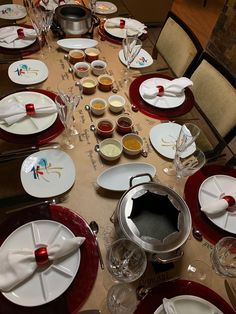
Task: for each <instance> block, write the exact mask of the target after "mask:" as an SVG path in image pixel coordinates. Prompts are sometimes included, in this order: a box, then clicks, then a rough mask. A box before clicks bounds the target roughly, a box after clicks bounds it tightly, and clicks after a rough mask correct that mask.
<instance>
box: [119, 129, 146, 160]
mask: <svg viewBox="0 0 236 314" xmlns="http://www.w3.org/2000/svg"><path fill="white" fill-rule="evenodd" d="M122 145H123V151H124V152H125V153H126V154H127V155H138V154H140V153H141V152H142V150H143V139H142V138H141V137H140V136H139V135H138V134H136V133H128V134H125V135H124V136H123V137H122Z"/></svg>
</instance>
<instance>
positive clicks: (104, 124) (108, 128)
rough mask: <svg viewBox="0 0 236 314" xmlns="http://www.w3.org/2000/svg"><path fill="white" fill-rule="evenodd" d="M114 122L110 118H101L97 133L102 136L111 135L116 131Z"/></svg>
mask: <svg viewBox="0 0 236 314" xmlns="http://www.w3.org/2000/svg"><path fill="white" fill-rule="evenodd" d="M114 129H115V126H114V123H113V122H112V121H111V120H109V119H105V118H104V119H100V120H99V121H98V123H97V128H96V131H97V134H98V135H99V136H101V137H104V138H105V137H111V136H112V134H113V132H114Z"/></svg>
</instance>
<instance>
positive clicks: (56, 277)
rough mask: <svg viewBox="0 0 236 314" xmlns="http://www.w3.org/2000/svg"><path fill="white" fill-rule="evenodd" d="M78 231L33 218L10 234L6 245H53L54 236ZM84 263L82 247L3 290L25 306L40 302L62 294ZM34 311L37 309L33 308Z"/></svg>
mask: <svg viewBox="0 0 236 314" xmlns="http://www.w3.org/2000/svg"><path fill="white" fill-rule="evenodd" d="M73 237H74V234H73V233H72V232H71V231H70V230H69V229H68V228H67V227H66V226H64V225H62V224H60V223H58V222H55V221H52V220H36V221H32V222H29V223H27V224H25V225H23V226H21V227H19V228H18V229H16V230H15V231H14V232H13V233H11V234H10V235H9V237H8V238H7V239H6V240H5V241H4V242H3V244H2V247H4V248H6V249H15V248H17V249H21V248H22V249H23V248H27V249H32V251H34V250H35V249H36V248H38V247H39V246H42V245H46V246H47V245H49V244H51V243H52V242H53V241H54V240H55V241H61V240H62V239H71V238H73ZM79 265H80V250H77V251H76V252H74V253H73V254H70V255H68V256H67V257H66V258H64V259H60V260H58V261H56V262H53V263H52V264H51V265H50V266H49V267H47V268H46V269H44V270H43V271H42V269H40V268H38V269H37V270H36V271H35V273H34V274H33V275H32V276H31V277H30V278H29V279H28V280H26V281H24V282H23V283H22V284H20V285H19V286H17V287H16V288H15V289H13V290H12V291H10V292H4V293H2V294H3V295H4V296H5V297H6V298H7V299H8V300H9V301H11V302H13V303H15V304H18V305H21V306H38V305H42V304H46V303H48V302H51V301H52V300H54V299H56V298H57V297H59V296H60V295H61V294H62V293H63V292H64V291H65V290H66V289H67V288H68V287H69V286H70V284H71V283H72V281H73V279H74V277H75V275H76V273H77V271H78V269H79ZM32 312H33V310H32Z"/></svg>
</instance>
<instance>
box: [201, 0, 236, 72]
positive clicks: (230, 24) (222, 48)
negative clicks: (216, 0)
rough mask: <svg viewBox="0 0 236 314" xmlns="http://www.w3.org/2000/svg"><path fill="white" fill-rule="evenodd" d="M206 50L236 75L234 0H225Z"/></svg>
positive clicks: (235, 7)
mask: <svg viewBox="0 0 236 314" xmlns="http://www.w3.org/2000/svg"><path fill="white" fill-rule="evenodd" d="M207 51H208V52H209V53H210V54H212V55H213V56H214V57H215V58H216V59H217V60H218V61H219V62H221V63H222V64H223V65H224V66H226V68H227V69H228V70H229V71H230V72H231V73H232V74H233V75H234V76H235V77H236V0H228V1H225V5H224V8H223V10H222V12H221V13H220V15H219V18H218V20H217V22H216V25H215V27H214V29H213V32H212V34H211V38H210V40H209V43H208V45H207Z"/></svg>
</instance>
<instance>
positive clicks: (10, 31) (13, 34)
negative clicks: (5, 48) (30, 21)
mask: <svg viewBox="0 0 236 314" xmlns="http://www.w3.org/2000/svg"><path fill="white" fill-rule="evenodd" d="M36 37H37V34H36V32H35V30H34V29H31V28H18V29H16V28H12V27H5V28H2V30H1V32H0V42H5V43H7V44H10V43H12V42H13V41H15V40H17V39H24V40H33V39H35V38H36Z"/></svg>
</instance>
